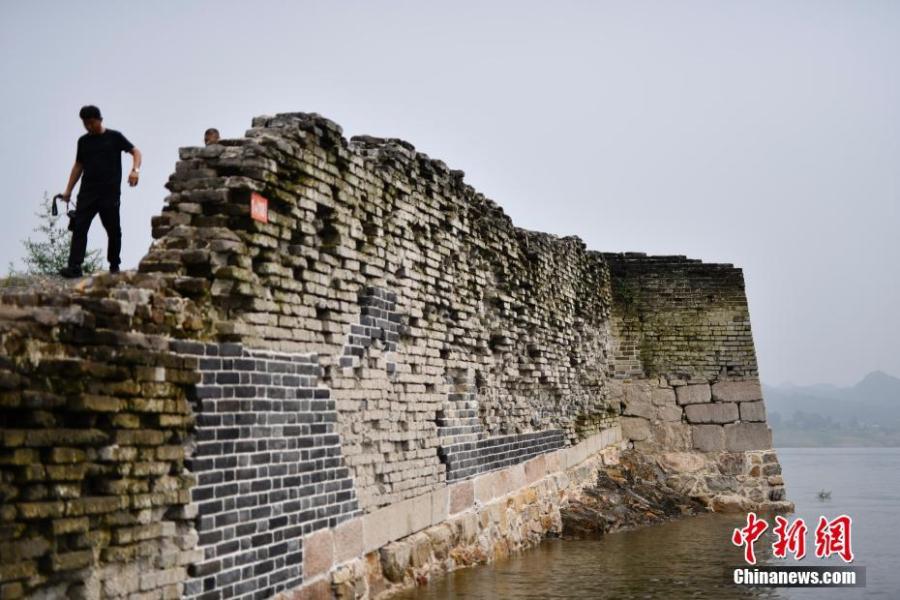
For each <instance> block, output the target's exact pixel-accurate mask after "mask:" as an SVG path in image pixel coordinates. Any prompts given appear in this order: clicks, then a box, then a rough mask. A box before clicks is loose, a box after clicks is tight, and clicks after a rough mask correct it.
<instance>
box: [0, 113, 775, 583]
mask: <svg viewBox="0 0 900 600" xmlns="http://www.w3.org/2000/svg"><path fill="white" fill-rule="evenodd" d="M167 187H168V189H169V191H170V195H169V196H168V197H167V198H166V199H165V206H164V208H163V210H162V213H161V214H160V215H159V216H158V217H156V218H154V220H153V237H154V239H155V241H154V242H153V245H152V247H151V248H150V250H149V252H148V253H147V255H146V256H145V257H144V258H143V260H142V261H141V263H140V265H139V268H138V270H137V271H130V272H123V273H120V274H116V275H112V274H102V275H97V276H94V277H91V278H88V279H86V280H84V281H82V282H81V283H80V284H78V285H76V286H75V287H73V288H71V289H61V290H25V291H20V292H10V291H7V292H4V293H3V294H2V297H0V348H2V350H0V406H2V423H0V424H2V433H0V473H2V478H0V499H2V508H0V531H2V537H0V555H2V566H0V592H2V593H0V597H2V598H4V599H6V598H20V597H29V598H86V599H94V598H146V599H157V598H182V597H183V598H193V599H204V600H205V599H214V598H240V599H249V598H271V597H279V598H305V597H316V598H318V597H326V598H330V597H340V598H353V597H372V598H374V597H376V596H378V595H379V594H382V593H384V592H389V591H390V590H392V589H396V588H398V587H402V586H405V585H412V584H414V583H415V582H416V581H417V580H422V579H423V578H424V579H427V578H428V577H429V576H430V575H431V574H433V573H439V572H443V571H447V570H451V569H454V568H457V567H459V566H462V565H466V564H472V563H477V562H487V561H491V560H493V559H495V558H497V557H501V556H505V555H507V554H509V553H510V552H514V551H517V550H519V549H522V548H525V547H527V546H529V545H533V544H535V543H538V542H539V541H540V540H541V539H542V538H543V537H544V536H545V535H546V534H548V533H550V532H553V531H558V530H559V527H560V507H561V506H562V505H564V504H565V502H566V501H567V498H570V497H572V495H573V494H577V493H578V491H579V489H580V488H581V487H583V486H584V485H586V484H588V483H590V482H591V481H592V479H593V478H594V477H595V475H596V472H597V469H598V468H600V467H602V466H603V465H604V464H610V463H613V462H615V461H616V460H617V456H618V454H619V452H621V451H622V450H624V449H626V448H636V449H638V450H640V451H643V452H645V453H648V454H651V455H653V456H654V457H655V458H656V459H657V460H658V462H659V465H660V466H661V468H663V469H666V470H667V472H668V473H669V475H670V482H672V484H673V485H675V486H676V487H678V488H679V489H680V490H681V491H683V492H684V493H687V494H689V495H691V496H692V497H694V498H698V499H700V500H701V501H702V502H704V503H705V504H706V505H708V506H710V507H712V508H714V509H716V510H749V509H755V510H786V509H789V508H790V503H789V502H787V500H786V499H785V493H784V487H783V481H782V479H781V475H780V467H779V464H778V461H777V458H776V456H775V453H774V451H773V450H772V449H771V434H770V431H769V429H768V427H767V425H766V414H765V409H764V403H763V398H762V394H761V390H760V385H759V380H758V372H757V363H756V356H755V350H754V346H753V338H752V334H751V327H750V316H749V311H748V306H747V298H746V295H745V291H744V281H743V275H742V273H741V270H740V269H738V268H735V267H733V266H732V265H728V264H705V263H702V262H700V261H698V260H692V259H687V258H685V257H682V256H646V255H644V254H640V253H601V252H595V251H589V250H587V249H586V248H585V246H584V244H583V243H582V242H581V241H580V240H579V239H577V238H574V237H564V238H559V237H555V236H552V235H548V234H544V233H537V232H532V231H526V230H523V229H518V228H516V227H514V226H513V224H512V223H511V221H510V219H509V218H508V217H507V216H506V215H505V214H504V213H503V211H502V210H501V209H500V208H499V207H498V206H497V205H496V204H495V203H493V202H492V201H491V200H488V199H487V198H485V197H484V196H483V195H481V194H479V193H478V192H476V191H475V190H474V189H473V188H472V187H471V186H469V185H467V184H466V183H465V182H464V180H463V173H462V172H460V171H455V170H452V169H449V168H448V167H447V166H446V165H445V164H444V163H442V162H441V161H439V160H433V159H431V158H429V157H428V156H426V155H425V154H423V153H421V152H417V151H416V150H415V149H414V148H413V146H411V145H410V144H408V143H406V142H403V141H400V140H396V139H379V138H373V137H368V136H361V137H355V138H351V139H350V140H349V141H348V140H347V139H345V138H344V137H343V136H342V132H341V129H340V127H338V126H337V125H336V124H334V123H333V122H331V121H328V120H327V119H324V118H322V117H320V116H318V115H316V114H304V113H288V114H280V115H276V116H266V117H257V118H256V119H254V120H253V123H252V127H251V128H250V129H249V130H248V131H247V133H246V135H245V137H243V138H240V139H230V140H223V141H222V142H221V143H220V144H215V145H212V146H207V147H205V148H183V149H181V151H180V160H179V162H178V164H177V166H176V169H175V173H174V174H173V175H172V176H171V178H170V180H169V182H168V184H167ZM254 203H255V205H256V207H257V208H260V207H261V210H262V213H259V211H257V212H256V213H254V214H253V215H251V204H254Z"/></svg>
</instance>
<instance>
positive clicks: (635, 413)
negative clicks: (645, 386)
mask: <svg viewBox="0 0 900 600" xmlns="http://www.w3.org/2000/svg"><path fill="white" fill-rule="evenodd" d="M626 390H628V391H627V393H626V394H625V403H624V404H623V406H622V414H623V415H627V416H630V417H644V418H645V419H652V418H653V417H655V416H656V408H655V407H654V406H653V402H652V401H651V395H650V390H647V391H646V393H643V394H642V393H639V392H638V391H637V390H632V387H631V386H629V387H628V388H626Z"/></svg>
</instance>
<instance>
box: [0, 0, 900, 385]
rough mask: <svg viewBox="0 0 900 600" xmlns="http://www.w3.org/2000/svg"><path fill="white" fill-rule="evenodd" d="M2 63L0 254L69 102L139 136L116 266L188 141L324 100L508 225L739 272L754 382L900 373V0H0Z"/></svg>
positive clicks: (353, 125) (61, 141) (20, 218)
mask: <svg viewBox="0 0 900 600" xmlns="http://www.w3.org/2000/svg"><path fill="white" fill-rule="evenodd" d="M0 81H2V82H3V88H4V91H3V93H2V94H0V112H2V114H3V115H4V118H3V119H2V121H0V159H2V161H0V165H2V166H0V169H2V171H0V172H2V176H3V186H4V188H5V197H6V198H5V200H4V203H3V204H4V206H5V212H6V214H5V215H4V217H3V219H2V220H0V267H2V268H3V269H5V267H6V264H7V263H8V262H9V261H10V260H19V259H20V258H21V256H22V248H21V243H20V241H21V239H22V238H24V237H25V236H27V235H28V234H29V232H30V230H31V229H32V228H33V227H34V226H35V224H36V223H37V220H36V218H35V217H34V215H33V213H34V211H35V209H36V207H37V205H38V202H39V201H40V199H41V196H42V193H43V192H44V191H45V190H46V191H48V192H50V193H56V192H59V191H62V189H63V188H64V186H65V183H66V178H67V175H68V172H69V169H70V167H71V164H72V161H73V159H74V155H75V142H76V139H77V137H78V136H79V135H81V134H82V133H83V129H82V127H81V122H80V121H79V120H78V118H77V113H78V109H79V107H80V106H81V105H83V104H87V103H93V104H97V105H98V106H100V108H101V109H102V110H103V113H104V117H105V124H106V125H107V126H108V127H111V128H113V129H119V130H120V131H122V132H123V133H124V134H125V135H126V136H127V137H128V138H129V139H130V140H131V141H132V142H133V143H135V144H136V145H137V146H138V147H139V148H140V149H141V150H142V151H143V152H144V168H143V171H142V178H141V183H140V186H139V187H138V188H136V189H134V190H131V189H127V188H125V191H124V193H123V204H122V211H123V228H124V236H125V239H124V251H123V259H124V263H123V267H125V268H131V267H134V266H135V265H136V264H137V262H138V260H139V259H140V257H141V256H142V255H143V254H144V252H145V251H146V249H147V247H148V245H149V243H150V218H151V217H152V216H153V215H155V214H157V213H158V212H159V210H160V208H161V207H162V201H163V198H164V197H165V195H166V190H165V189H164V188H163V184H164V183H165V181H166V179H167V178H168V175H169V173H170V172H172V170H173V168H174V165H175V161H176V159H177V148H178V147H179V146H188V145H198V144H200V143H201V141H202V135H203V130H204V129H206V128H207V127H210V126H215V127H218V128H219V129H220V130H221V131H222V133H223V135H224V136H226V137H235V136H240V135H242V134H243V132H244V131H245V130H246V129H247V128H248V127H249V126H250V119H251V118H252V117H253V116H254V115H259V114H272V113H275V112H281V111H308V112H312V111H315V112H319V113H321V114H323V115H325V116H327V117H329V118H331V119H333V120H335V121H337V122H338V123H339V124H340V125H341V126H343V128H344V133H345V135H346V136H348V137H349V136H350V135H356V134H364V133H365V134H372V135H379V136H388V137H400V138H403V139H406V140H408V141H410V142H411V143H413V144H414V145H415V146H416V148H417V149H419V150H421V151H423V152H426V153H428V154H429V155H430V156H432V157H434V158H440V159H442V160H444V161H445V162H446V163H447V164H448V165H450V167H451V168H458V169H462V170H464V171H465V172H466V179H467V181H468V182H469V183H471V184H472V185H473V186H475V187H476V188H477V189H478V190H480V191H481V192H483V193H485V194H486V195H487V196H489V197H491V198H492V199H494V200H495V201H497V202H498V203H499V204H500V205H501V206H503V207H504V209H505V210H506V211H507V213H508V214H509V215H510V216H511V217H512V219H513V221H514V222H515V223H516V224H517V225H519V226H522V227H526V228H528V229H537V230H542V231H548V232H551V233H555V234H559V235H571V234H575V235H578V236H580V237H581V238H582V239H583V240H584V241H585V242H586V243H587V245H588V247H589V248H592V249H596V250H604V251H626V250H630V251H642V252H648V253H651V254H685V255H687V256H690V257H693V258H700V259H702V260H704V261H710V262H728V263H733V264H735V265H737V266H740V267H742V268H743V269H744V276H745V279H746V283H747V293H748V296H749V302H750V312H751V317H752V323H753V329H754V335H755V339H756V348H757V354H758V357H759V363H760V371H761V376H762V379H763V381H765V382H766V383H770V384H778V383H782V382H785V381H792V382H794V383H798V384H803V383H813V382H827V383H834V384H838V385H848V384H852V383H854V382H855V381H857V380H859V379H860V378H861V377H862V376H863V375H865V374H866V373H867V372H869V371H871V370H874V369H882V370H885V371H887V372H889V373H892V374H894V375H900V352H898V339H900V275H898V261H900V235H898V223H900V221H898V216H900V215H898V212H900V211H898V204H900V186H898V169H900V2H889V1H866V0H858V1H853V2H846V1H837V2H829V1H824V0H817V1H811V2H792V1H786V0H777V1H771V2H752V3H751V2H732V1H724V0H723V1H719V2H677V3H676V2H664V1H660V2H635V1H630V0H629V1H622V2H616V3H613V2H574V1H570V2H564V1H563V2H522V1H514V2H485V1H481V2H460V1H455V2H452V3H451V2H444V3H440V4H438V3H434V2H428V3H421V2H402V3H401V2H386V1H368V2H265V1H255V2H221V1H217V2H177V3H176V2H141V3H130V2H128V3H126V2H109V3H102V2H89V3H84V2H58V3H49V2H38V1H34V2H26V1H17V2H13V1H5V2H3V3H2V4H0ZM128 161H130V158H129V157H126V162H125V164H126V167H127V165H129V164H130V163H129V162H128ZM90 239H91V242H90V243H91V246H92V247H101V248H105V242H106V238H105V234H104V233H103V230H102V227H101V226H100V223H99V219H98V220H97V221H95V223H94V225H93V229H92V230H91V238H90Z"/></svg>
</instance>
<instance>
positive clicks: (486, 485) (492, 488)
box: [475, 471, 503, 504]
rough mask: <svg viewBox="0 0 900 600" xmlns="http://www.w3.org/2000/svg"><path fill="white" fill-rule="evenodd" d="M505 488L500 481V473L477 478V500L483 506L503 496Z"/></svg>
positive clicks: (496, 472)
mask: <svg viewBox="0 0 900 600" xmlns="http://www.w3.org/2000/svg"><path fill="white" fill-rule="evenodd" d="M502 487H503V483H502V481H500V472H499V471H495V472H493V473H486V474H484V475H481V476H479V477H476V478H475V500H476V501H477V502H480V503H481V504H487V503H488V502H490V501H491V500H493V499H494V498H497V497H499V496H501V495H502V493H501V492H500V490H501V489H502Z"/></svg>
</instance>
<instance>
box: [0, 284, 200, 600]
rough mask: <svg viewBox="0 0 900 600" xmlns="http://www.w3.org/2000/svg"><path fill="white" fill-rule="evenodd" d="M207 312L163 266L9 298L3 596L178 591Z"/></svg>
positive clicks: (1, 309) (1, 418)
mask: <svg viewBox="0 0 900 600" xmlns="http://www.w3.org/2000/svg"><path fill="white" fill-rule="evenodd" d="M204 322H205V315H204V314H203V313H202V312H201V311H199V310H198V309H197V306H196V305H195V304H194V303H193V302H191V301H190V300H189V299H186V298H184V297H181V296H180V295H179V294H177V293H172V292H171V291H170V290H167V289H166V286H165V285H164V284H163V283H162V282H160V281H159V280H158V279H157V278H155V277H147V276H139V275H135V274H133V273H123V274H122V275H120V276H117V277H111V276H109V275H104V276H100V277H96V278H94V279H93V280H92V281H90V282H89V283H88V284H87V285H85V286H83V287H82V288H80V289H78V290H77V291H76V293H72V292H69V291H58V292H54V291H48V292H42V291H39V292H26V293H18V294H3V295H2V297H0V409H2V410H0V559H2V560H0V596H2V597H3V598H20V597H44V598H101V597H102V598H115V597H126V596H128V595H130V594H139V593H144V594H147V597H149V598H152V597H163V596H165V597H167V598H174V597H178V595H179V594H180V592H181V582H182V581H183V580H184V579H185V578H186V576H187V568H188V565H189V564H191V563H193V562H194V561H196V560H198V559H199V558H200V557H201V556H202V553H200V552H198V551H197V550H196V548H195V545H196V533H195V528H194V518H195V514H196V513H195V510H194V508H193V507H191V506H190V502H191V498H190V488H191V486H192V485H193V484H194V483H195V477H194V476H193V475H192V474H191V473H188V471H187V470H186V469H185V443H186V441H187V440H188V439H189V437H190V434H189V432H190V430H191V428H192V426H193V423H194V414H193V411H192V410H191V407H190V403H189V400H188V394H189V391H190V389H191V388H192V386H193V384H194V383H195V382H196V381H197V380H198V375H197V371H196V369H197V362H196V359H189V358H181V357H177V356H174V355H172V354H171V353H170V352H168V345H169V340H170V339H171V338H172V337H175V336H177V337H181V336H185V335H188V336H190V335H197V334H198V332H199V331H201V330H202V329H203V328H204V326H205V325H204Z"/></svg>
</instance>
